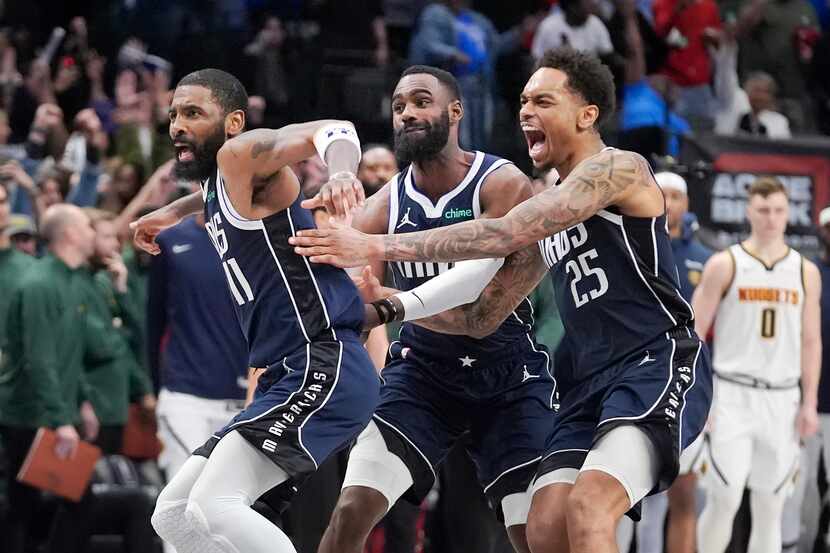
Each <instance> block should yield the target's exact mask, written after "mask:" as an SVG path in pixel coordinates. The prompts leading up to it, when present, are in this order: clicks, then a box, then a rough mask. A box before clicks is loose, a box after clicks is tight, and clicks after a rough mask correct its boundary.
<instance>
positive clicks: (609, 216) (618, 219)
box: [597, 209, 623, 226]
mask: <svg viewBox="0 0 830 553" xmlns="http://www.w3.org/2000/svg"><path fill="white" fill-rule="evenodd" d="M597 215H599V216H600V217H602V218H603V219H605V220H606V221H611V222H612V223H614V224H615V225H620V226H622V224H623V218H622V215H617V214H616V213H611V212H610V211H606V210H604V209H600V210H599V211H597Z"/></svg>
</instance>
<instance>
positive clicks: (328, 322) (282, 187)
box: [133, 69, 378, 553]
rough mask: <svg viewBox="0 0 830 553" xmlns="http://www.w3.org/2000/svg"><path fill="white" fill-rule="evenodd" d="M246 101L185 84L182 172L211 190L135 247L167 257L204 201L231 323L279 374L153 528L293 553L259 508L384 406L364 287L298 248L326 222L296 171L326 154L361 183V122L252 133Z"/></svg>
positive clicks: (176, 136) (161, 215)
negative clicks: (366, 332) (298, 238)
mask: <svg viewBox="0 0 830 553" xmlns="http://www.w3.org/2000/svg"><path fill="white" fill-rule="evenodd" d="M247 101H248V97H247V94H246V92H245V89H244V88H243V86H242V84H241V83H240V82H239V81H238V80H237V79H236V78H235V77H233V76H231V75H229V74H227V73H225V72H223V71H219V70H215V69H205V70H201V71H196V72H194V73H191V74H189V75H187V76H186V77H184V78H183V79H182V80H181V81H179V84H178V85H177V87H176V90H175V92H174V95H173V100H172V103H171V106H170V136H171V138H172V139H173V145H174V147H175V149H176V165H175V173H176V174H177V176H178V177H179V178H181V179H183V180H192V181H200V182H201V190H200V191H197V192H195V193H193V194H191V195H189V196H186V197H185V198H182V199H180V200H177V201H176V202H173V203H172V204H170V205H169V206H167V207H164V208H162V209H159V210H157V211H155V212H153V213H151V214H149V215H147V216H145V217H142V218H141V219H139V220H138V221H137V222H136V223H134V224H133V228H134V229H135V233H136V234H135V242H136V244H137V245H138V246H139V247H141V248H142V249H144V250H146V251H148V252H150V253H153V254H157V253H159V246H158V245H157V244H156V242H155V238H156V236H157V235H158V233H159V232H160V231H161V230H162V229H164V228H167V227H170V226H172V225H175V224H176V223H178V222H179V221H180V220H181V218H182V217H184V216H186V215H191V214H194V213H197V212H198V211H200V210H201V209H202V206H203V205H204V209H205V219H206V223H205V227H206V229H207V231H208V234H209V236H210V237H211V240H212V242H213V245H214V246H215V247H216V250H217V251H218V252H219V256H220V258H221V262H222V268H223V270H224V273H225V276H226V277H227V285H228V289H229V291H230V294H231V297H232V300H233V303H234V307H235V309H236V315H237V317H236V318H237V319H238V321H225V324H237V323H238V324H240V325H241V327H242V330H243V333H244V334H245V336H246V338H247V341H248V347H249V350H250V358H249V363H250V365H251V366H252V367H257V368H266V371H265V372H264V373H263V374H262V375H261V376H260V378H259V384H258V387H257V391H256V395H255V397H254V400H253V402H252V403H251V404H250V405H249V406H248V407H247V408H246V409H245V410H243V411H242V412H241V413H239V414H238V415H237V416H236V417H235V418H234V419H233V420H232V421H231V422H230V423H229V424H228V425H227V426H226V427H225V428H223V429H222V430H221V431H219V432H218V433H216V434H215V435H214V436H213V437H211V438H210V440H208V442H207V443H206V444H205V445H204V446H202V447H201V448H199V449H198V450H196V452H194V454H193V455H192V456H191V457H190V458H189V459H188V460H187V461H186V463H185V464H184V466H183V467H182V468H181V470H180V471H179V472H178V473H177V474H176V475H175V476H174V477H173V479H172V480H171V481H170V483H169V484H168V485H167V487H166V488H165V489H164V490H163V491H162V493H161V495H160V496H159V498H158V502H157V504H156V509H155V512H154V513H153V517H152V523H153V527H154V528H155V529H156V531H157V532H158V533H159V535H160V536H161V537H162V538H164V539H165V540H166V541H168V542H170V543H171V544H172V545H173V546H174V547H175V548H176V550H177V551H178V552H179V553H187V552H194V553H195V552H224V553H237V552H245V553H255V552H265V551H268V552H274V551H277V552H280V553H282V552H294V551H295V549H294V547H293V546H292V544H291V541H290V540H289V539H288V537H287V536H286V535H285V534H284V533H283V532H282V531H281V530H280V529H279V528H277V527H276V526H274V525H272V524H271V523H270V522H268V520H266V519H265V518H264V517H262V516H261V515H259V514H258V513H257V512H256V511H254V510H253V509H251V508H250V506H251V504H252V503H253V502H254V501H255V500H256V499H257V498H258V497H259V496H260V495H262V494H263V493H264V492H265V491H267V490H270V489H271V488H274V487H276V486H279V485H287V487H295V486H296V485H297V484H298V483H299V482H301V481H302V480H303V479H304V478H305V477H306V476H308V475H309V474H310V473H311V472H313V471H314V470H316V468H317V467H318V466H319V465H320V464H321V463H322V462H323V460H324V459H326V458H327V457H328V456H329V455H331V454H332V453H334V452H335V451H337V450H338V449H340V448H342V447H343V446H344V445H346V444H347V443H349V442H350V441H351V440H352V439H353V438H355V437H356V436H357V435H358V434H359V433H360V431H361V430H363V428H364V427H365V426H366V423H367V422H368V421H369V418H370V417H371V414H372V411H373V410H374V407H375V404H376V403H377V398H378V380H377V376H376V374H375V371H374V368H373V367H372V363H371V361H370V360H369V358H368V356H367V354H366V351H365V350H364V349H363V346H362V344H361V343H360V340H359V332H360V330H361V327H362V324H363V302H362V301H361V300H360V297H359V296H358V294H357V291H356V289H355V287H354V285H353V284H352V282H351V280H350V279H349V277H348V276H347V275H346V273H345V272H343V271H340V270H335V269H332V268H331V267H324V266H315V267H313V268H312V266H311V265H310V264H309V263H308V261H307V260H305V259H303V258H302V257H300V256H298V255H295V254H294V253H293V252H291V249H290V248H289V247H288V245H287V240H286V239H287V237H288V236H291V235H292V234H293V233H294V232H296V231H297V230H299V229H307V228H313V223H312V220H311V214H310V212H308V211H306V210H303V209H301V208H300V205H299V204H300V201H302V195H301V194H300V193H299V191H300V188H299V183H298V182H297V179H296V177H295V176H294V173H293V172H292V171H291V170H290V168H289V167H288V166H289V165H290V164H292V163H295V162H296V161H298V160H301V159H305V158H308V157H311V156H313V155H314V154H315V151H316V152H317V153H319V155H320V157H321V158H322V159H323V160H325V162H326V163H327V164H328V166H329V172H330V174H331V176H332V178H338V179H346V180H349V181H351V182H356V177H355V175H354V171H355V170H356V169H357V164H358V161H359V159H360V145H359V141H358V138H357V134H356V133H355V130H354V127H353V126H352V125H351V124H350V123H346V122H339V121H316V122H311V123H303V124H299V125H289V126H287V127H283V128H281V129H278V130H272V129H258V130H255V131H251V132H247V133H243V132H242V131H243V130H244V127H245V109H246V106H247ZM358 184H359V183H358Z"/></svg>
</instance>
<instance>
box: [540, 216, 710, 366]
mask: <svg viewBox="0 0 830 553" xmlns="http://www.w3.org/2000/svg"><path fill="white" fill-rule="evenodd" d="M539 246H540V248H541V250H542V257H543V258H544V260H545V264H546V265H547V266H548V267H549V268H550V271H551V275H552V277H553V286H554V290H555V293H556V303H557V305H558V306H559V311H560V314H561V316H562V323H563V324H564V326H565V335H566V337H567V343H568V344H569V346H570V348H571V352H570V353H571V356H572V358H571V361H572V370H573V374H572V375H571V378H573V380H574V381H576V382H578V381H582V380H584V379H585V378H588V377H590V376H591V375H593V374H595V373H596V372H598V371H601V370H603V369H604V368H606V367H608V366H609V365H611V364H613V363H614V362H615V361H618V360H620V359H622V358H625V357H626V356H628V355H631V354H632V353H635V352H640V351H643V350H644V348H645V345H647V344H649V343H651V342H652V341H653V340H654V339H655V338H657V337H658V336H660V335H661V334H663V333H665V332H666V331H668V330H670V329H672V328H674V327H678V326H684V325H688V324H690V323H691V321H692V320H693V319H694V314H693V312H692V308H691V306H690V305H689V304H688V303H687V302H686V300H684V299H683V296H682V295H681V294H680V291H679V283H678V281H677V270H676V267H675V263H674V255H673V254H672V247H671V239H670V238H669V233H668V229H667V227H666V216H665V214H663V215H661V216H659V217H649V218H638V217H628V216H625V215H621V214H619V213H616V210H615V209H614V208H609V209H607V210H601V211H599V212H598V213H597V214H596V215H594V216H593V217H590V218H589V219H588V220H586V221H585V222H583V223H579V224H578V225H574V226H573V227H571V228H569V229H567V230H564V231H561V232H559V233H557V234H555V235H554V236H551V237H549V238H545V239H544V240H543V241H541V242H540V243H539ZM558 369H559V367H557V370H558ZM557 379H558V378H557Z"/></svg>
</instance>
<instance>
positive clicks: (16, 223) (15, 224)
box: [6, 213, 37, 238]
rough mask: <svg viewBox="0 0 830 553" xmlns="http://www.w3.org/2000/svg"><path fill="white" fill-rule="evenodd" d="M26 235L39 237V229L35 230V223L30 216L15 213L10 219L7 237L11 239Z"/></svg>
mask: <svg viewBox="0 0 830 553" xmlns="http://www.w3.org/2000/svg"><path fill="white" fill-rule="evenodd" d="M24 234H28V235H30V236H37V228H35V222H34V221H33V220H32V218H31V217H29V216H28V215H21V214H19V213H15V214H14V215H12V216H11V217H9V226H8V227H7V228H6V236H8V237H9V238H14V237H15V236H20V235H24Z"/></svg>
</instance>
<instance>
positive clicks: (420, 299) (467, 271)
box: [395, 259, 504, 321]
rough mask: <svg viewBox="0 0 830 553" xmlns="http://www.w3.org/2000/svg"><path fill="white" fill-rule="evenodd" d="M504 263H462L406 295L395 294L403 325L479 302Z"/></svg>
mask: <svg viewBox="0 0 830 553" xmlns="http://www.w3.org/2000/svg"><path fill="white" fill-rule="evenodd" d="M502 265H504V259H473V260H469V261H461V262H459V263H456V264H455V266H454V267H453V268H452V269H450V270H449V271H445V272H443V273H441V274H440V275H438V276H436V277H433V278H431V279H430V280H428V281H427V282H425V283H423V284H421V285H420V286H418V287H416V288H413V289H412V290H410V291H408V292H401V293H399V294H395V297H397V298H398V299H399V300H400V302H401V304H402V305H403V309H404V318H403V320H404V321H414V320H417V319H423V318H426V317H431V316H433V315H437V314H438V313H443V312H444V311H448V310H450V309H453V308H456V307H458V306H459V305H465V304H468V303H472V302H474V301H475V300H477V299H478V297H479V296H480V295H481V292H482V291H484V289H485V288H486V287H487V284H489V283H490V281H491V280H492V279H493V277H494V276H496V273H497V272H499V269H501V267H502Z"/></svg>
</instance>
